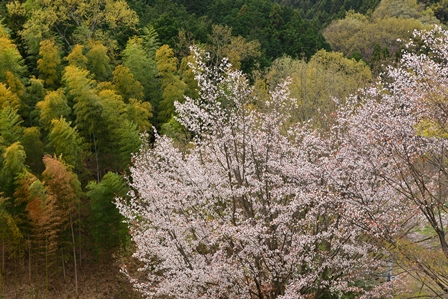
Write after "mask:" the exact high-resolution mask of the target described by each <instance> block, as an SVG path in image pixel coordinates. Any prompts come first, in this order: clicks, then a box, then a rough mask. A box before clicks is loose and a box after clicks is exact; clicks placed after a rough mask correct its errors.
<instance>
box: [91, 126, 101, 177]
mask: <svg viewBox="0 0 448 299" xmlns="http://www.w3.org/2000/svg"><path fill="white" fill-rule="evenodd" d="M92 136H93V146H94V148H95V160H96V182H97V183H99V182H100V164H99V162H98V149H97V147H96V138H95V132H92Z"/></svg>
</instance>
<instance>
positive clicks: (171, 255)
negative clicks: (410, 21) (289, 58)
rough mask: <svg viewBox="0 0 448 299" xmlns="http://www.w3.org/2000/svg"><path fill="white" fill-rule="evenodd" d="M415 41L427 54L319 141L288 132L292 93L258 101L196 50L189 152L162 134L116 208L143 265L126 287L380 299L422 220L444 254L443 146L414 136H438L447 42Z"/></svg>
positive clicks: (153, 293)
mask: <svg viewBox="0 0 448 299" xmlns="http://www.w3.org/2000/svg"><path fill="white" fill-rule="evenodd" d="M416 38H420V39H421V40H423V41H424V44H425V45H426V46H427V47H428V48H429V49H431V51H429V50H428V51H426V52H428V53H430V54H431V55H432V56H431V55H425V54H422V53H418V54H412V53H410V52H409V53H408V54H404V55H403V59H402V64H401V66H400V67H397V68H390V69H389V72H388V74H387V78H388V80H386V81H384V82H381V81H380V82H378V83H377V84H376V85H375V86H373V87H370V88H368V89H366V90H363V91H360V92H359V94H358V95H355V96H353V97H351V98H349V99H348V100H347V104H346V105H344V106H342V107H341V108H340V109H339V111H338V116H337V117H338V119H337V121H336V124H335V125H334V126H333V128H332V130H331V132H326V133H322V134H319V133H318V132H316V131H313V130H311V129H310V128H308V127H307V126H306V125H304V124H295V125H291V124H290V121H289V120H290V113H292V112H293V111H294V109H296V105H295V103H296V100H295V99H292V98H291V97H290V96H289V93H288V86H287V83H285V84H282V85H280V86H278V88H277V89H275V90H274V91H273V92H271V93H270V94H269V97H268V98H267V99H263V102H261V101H260V99H259V98H257V96H256V93H254V90H253V88H252V87H251V86H250V84H249V82H248V80H247V79H246V78H245V77H244V75H243V74H242V73H241V72H240V71H236V70H233V69H231V68H230V65H229V64H228V63H227V62H226V61H224V62H223V63H222V64H221V65H219V66H209V65H208V64H207V59H206V54H204V53H202V52H200V51H199V50H198V49H192V50H193V52H194V53H195V56H196V63H195V64H194V65H192V67H193V69H194V72H195V76H196V80H197V81H198V85H199V88H200V93H199V98H197V99H192V98H186V100H185V102H184V103H177V104H176V109H177V113H178V116H177V119H178V121H179V122H180V123H181V124H182V125H184V126H185V127H186V128H187V129H188V130H189V131H190V132H191V133H192V134H193V136H194V138H193V141H192V142H191V144H190V145H189V146H188V147H187V149H186V150H181V149H178V148H177V147H176V146H175V144H174V143H173V141H172V140H171V139H170V138H168V137H165V136H158V135H157V136H156V142H155V144H154V145H151V146H149V145H146V146H143V147H142V149H141V151H140V152H139V153H138V154H136V155H135V156H134V166H133V167H132V168H131V174H130V179H129V184H130V186H131V187H132V189H133V191H132V193H131V194H130V197H129V198H128V199H118V200H117V206H118V208H119V209H120V212H121V213H122V214H123V215H124V216H125V218H126V221H127V223H128V224H129V227H130V232H131V235H132V238H133V241H134V242H135V246H136V251H135V253H134V257H135V258H137V259H138V260H139V261H140V262H141V263H142V265H143V266H142V268H141V269H140V271H142V272H143V273H144V279H143V280H142V279H137V278H135V277H134V278H132V277H131V276H132V274H128V275H129V276H130V278H131V280H132V282H133V283H134V286H135V288H136V289H138V290H139V291H141V293H142V294H143V295H144V296H145V297H147V298H168V297H169V298H171V297H172V298H182V299H183V298H185V299H187V298H192V299H196V298H238V299H241V298H260V299H261V298H263V299H270V298H282V299H292V298H310V297H309V296H311V295H312V296H313V297H314V298H318V297H319V296H321V297H322V296H324V297H325V296H336V297H337V296H339V295H342V294H347V293H352V294H355V295H357V296H363V297H364V298H375V297H380V296H382V295H384V294H385V293H389V292H390V291H391V288H392V287H393V284H394V282H393V281H392V282H388V283H384V281H385V280H384V279H383V280H381V279H380V278H379V277H380V276H381V273H382V271H384V266H385V265H386V264H387V263H388V259H389V258H390V256H389V255H388V251H387V249H388V246H391V244H392V245H393V244H394V242H396V241H397V240H398V239H400V238H403V237H405V236H406V234H407V233H408V232H409V231H410V230H411V229H412V228H413V227H415V225H417V224H419V223H421V221H427V222H429V223H430V225H431V226H432V227H433V228H434V229H435V230H436V231H437V232H438V235H439V237H440V240H441V242H442V243H443V242H445V241H442V239H443V240H444V232H445V231H444V223H446V222H444V219H443V218H444V217H445V215H446V211H445V208H446V204H445V196H446V191H447V189H446V187H447V184H446V183H447V180H446V173H447V172H446V169H445V168H446V162H445V160H444V159H445V157H446V148H447V141H446V138H439V137H437V136H427V134H422V133H421V132H420V131H419V128H420V127H421V126H423V125H424V124H430V125H432V126H435V125H439V126H438V127H437V128H438V129H439V130H441V128H442V129H443V126H442V125H443V124H444V123H443V124H441V123H442V121H443V119H442V118H443V117H445V114H444V113H445V110H444V107H445V106H444V105H446V101H445V102H444V101H443V100H442V99H444V94H445V91H446V90H447V89H446V87H447V83H448V82H447V81H448V76H447V73H446V71H447V68H446V67H445V66H444V65H445V64H444V61H442V62H441V61H440V60H437V59H434V55H439V56H440V57H445V59H446V57H448V55H446V54H447V53H446V51H447V45H448V43H447V42H446V40H447V33H446V32H444V31H442V30H441V29H440V28H436V29H434V31H432V32H429V33H416ZM439 39H442V40H439ZM409 47H410V48H412V47H413V46H412V44H410V45H409ZM422 52H423V51H422ZM438 103H439V105H437V104H438ZM438 107H439V108H440V109H439V108H438ZM438 109H439V110H438ZM445 120H446V117H445ZM439 231H440V234H439ZM445 243H446V242H445ZM386 244H388V245H387V246H386ZM442 245H443V244H442ZM398 281H399V279H397V283H398Z"/></svg>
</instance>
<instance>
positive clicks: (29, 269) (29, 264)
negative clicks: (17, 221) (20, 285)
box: [28, 236, 31, 284]
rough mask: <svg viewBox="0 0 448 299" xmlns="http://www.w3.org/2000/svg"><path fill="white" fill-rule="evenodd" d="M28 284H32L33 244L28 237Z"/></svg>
mask: <svg viewBox="0 0 448 299" xmlns="http://www.w3.org/2000/svg"><path fill="white" fill-rule="evenodd" d="M28 282H29V284H31V242H30V236H28Z"/></svg>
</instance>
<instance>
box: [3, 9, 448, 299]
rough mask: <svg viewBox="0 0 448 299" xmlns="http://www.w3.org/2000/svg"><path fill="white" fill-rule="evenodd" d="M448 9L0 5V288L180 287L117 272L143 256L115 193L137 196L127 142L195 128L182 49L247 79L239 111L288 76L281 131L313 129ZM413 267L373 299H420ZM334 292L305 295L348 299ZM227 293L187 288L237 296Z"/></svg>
mask: <svg viewBox="0 0 448 299" xmlns="http://www.w3.org/2000/svg"><path fill="white" fill-rule="evenodd" d="M447 14H448V1H446V0H439V1H437V0H422V1H417V0H381V1H380V0H368V1H360V0H313V1H311V0H301V1H299V0H275V1H271V0H145V1H139V0H126V1H125V0H96V1H88V0H54V1H48V0H0V298H177V294H173V293H171V294H163V295H160V296H159V295H157V294H156V295H153V294H152V293H151V294H150V295H148V294H149V293H145V292H143V293H142V292H139V288H138V287H136V286H135V285H133V284H132V283H130V282H129V280H128V278H127V277H126V275H128V276H129V275H130V274H129V273H132V275H135V276H138V277H139V278H143V276H144V274H143V273H140V272H139V271H137V269H138V268H141V267H144V268H145V267H151V266H148V265H143V263H142V260H141V259H136V258H135V256H134V257H133V252H134V251H135V247H136V245H135V242H134V240H133V239H132V238H131V234H132V232H130V228H129V227H130V226H132V225H133V223H132V225H131V222H132V221H131V220H129V219H130V218H129V217H130V216H126V217H125V216H123V215H122V214H123V212H122V213H120V211H119V209H118V208H117V207H116V198H121V199H123V200H126V199H127V198H131V197H132V196H133V195H130V194H134V193H135V192H137V193H138V191H136V190H135V188H134V189H133V186H132V182H133V181H134V178H133V176H132V175H130V169H131V168H132V166H133V165H134V163H135V160H136V159H138V157H136V156H133V154H134V153H136V152H138V151H139V149H141V148H144V149H145V148H152V147H153V146H154V144H155V143H156V141H157V140H159V139H160V138H162V137H160V136H166V137H168V138H170V140H172V142H173V144H174V147H175V148H177V149H179V151H182V152H184V153H185V155H187V154H186V153H189V152H190V151H194V146H192V142H194V141H195V140H198V139H200V138H201V136H202V135H201V133H198V132H197V131H195V129H194V128H192V127H189V126H188V125H186V124H185V121H180V120H179V118H178V112H177V110H176V106H177V104H175V103H177V102H179V103H185V101H186V99H200V98H201V97H202V96H203V95H204V93H205V92H206V89H204V86H203V85H201V84H203V83H201V82H198V80H197V71H195V68H196V69H197V68H199V67H200V66H201V65H200V63H199V61H198V58H197V57H198V54H197V53H196V54H195V53H194V50H193V49H196V51H199V52H200V53H203V54H201V55H203V57H208V58H207V60H206V62H204V64H205V65H206V67H207V68H211V69H212V68H216V69H219V68H220V67H222V64H223V62H222V61H223V59H226V60H224V61H228V63H230V65H231V66H230V67H229V69H228V70H227V71H228V73H229V74H233V73H232V72H237V73H238V74H242V75H243V76H244V77H245V78H247V80H248V84H249V85H248V86H250V88H251V89H250V90H251V92H252V95H253V97H254V99H256V100H253V101H252V102H250V103H246V107H251V108H250V109H253V110H257V109H259V110H260V111H262V110H263V111H264V110H268V108H267V107H268V106H269V105H267V104H265V103H268V102H269V100H268V98H269V95H270V94H272V93H273V92H274V91H275V90H276V87H277V86H278V85H279V84H282V82H285V81H287V82H289V83H288V87H287V91H288V92H289V94H290V97H291V98H293V99H295V103H294V105H295V108H294V109H292V110H290V112H291V115H290V117H289V118H288V121H287V124H284V126H283V127H282V130H283V132H286V131H288V127H289V126H293V125H297V124H306V126H308V127H309V128H310V130H311V131H314V132H320V134H322V135H323V136H325V135H326V134H327V135H330V133H329V132H330V131H331V128H332V127H333V126H334V124H335V123H336V122H337V120H336V118H337V116H336V115H337V109H338V107H339V105H340V104H345V102H346V99H347V98H348V97H349V96H350V95H355V97H356V95H358V96H360V94H361V92H360V91H359V90H360V89H362V88H367V87H369V86H373V85H375V84H377V82H378V80H381V79H382V80H384V82H385V83H384V84H385V85H386V84H387V82H388V78H387V77H386V76H385V75H384V74H385V72H386V71H387V69H388V67H390V66H391V67H395V66H397V65H398V64H399V62H400V60H401V59H402V58H403V50H404V49H407V48H408V47H406V45H407V44H408V42H409V41H410V40H413V41H414V47H415V51H416V52H418V53H429V52H430V51H429V50H427V49H426V48H425V47H424V45H423V44H424V41H422V39H421V38H420V39H419V37H415V36H414V35H413V32H414V30H419V31H424V30H431V29H432V28H434V26H435V25H436V26H441V27H440V28H446V25H447V22H448V17H447ZM438 28H439V27H438ZM425 51H426V52H425ZM204 53H208V54H204ZM199 56H200V55H199ZM445 59H446V57H445ZM436 61H437V62H440V61H443V59H441V60H436ZM445 62H446V60H445ZM240 71H241V72H240ZM210 76H211V77H212V75H210ZM229 77H230V75H229ZM204 80H205V79H204ZM222 80H223V82H224V81H225V79H222ZM205 81H206V80H205ZM204 84H205V83H204ZM229 86H230V85H229ZM226 88H227V87H226ZM228 88H229V90H231V87H228ZM245 88H246V89H248V90H249V87H247V86H246V87H245ZM229 93H231V92H230V91H229ZM224 97H225V96H222V95H221V96H220V97H218V98H219V99H221V100H222V99H223V98H224ZM335 99H337V101H336V100H335ZM222 101H223V103H225V100H222ZM265 101H266V102H265ZM347 101H348V100H347ZM444 104H445V105H446V102H444ZM223 105H225V104H223ZM229 105H230V104H229ZM272 105H274V104H272ZM422 109H423V108H422ZM257 111H258V110H257ZM260 126H261V125H260ZM424 132H426V133H427V131H424ZM428 134H429V133H428ZM437 134H439V135H438V138H446V136H445V135H443V134H442V133H440V132H438V133H437ZM163 138H165V137H163ZM317 147H318V146H317V145H316V148H317ZM167 159H168V158H167ZM205 159H206V158H205ZM445 163H446V162H445ZM148 169H152V168H151V167H148ZM148 171H149V170H148ZM135 181H137V179H135ZM125 218H126V219H127V222H125V221H124V220H125ZM138 219H139V218H138V216H135V221H138ZM132 229H133V228H132ZM132 229H131V230H132ZM135 229H137V228H135ZM425 229H427V228H424V229H423V233H425V234H429V233H428V232H427V231H425ZM439 236H440V235H439ZM359 238H360V239H362V237H359ZM378 242H380V241H378ZM403 242H404V241H403ZM198 246H199V245H198ZM322 246H323V247H325V246H324V245H322ZM403 246H404V245H403ZM409 246H410V245H409ZM415 246H417V245H415ZM204 250H205V249H204ZM229 250H230V249H229ZM413 250H414V249H413ZM415 250H421V249H418V248H417V249H415ZM198 251H200V250H199V249H198ZM397 256H399V254H398V253H397ZM146 258H147V260H150V259H151V257H150V256H148V257H146ZM396 260H398V257H396ZM154 262H155V261H154ZM397 263H398V262H397ZM403 263H405V262H403ZM442 263H444V264H443V265H441V266H440V267H442V268H443V271H445V272H444V273H445V274H447V273H448V270H447V269H448V266H447V263H446V260H444V261H443V262H442ZM123 265H127V270H126V271H129V272H126V271H125V270H123V269H124V267H123ZM142 265H143V266H142ZM120 269H121V270H120ZM428 271H430V270H428ZM441 271H442V270H441ZM443 271H442V272H443ZM123 272H126V273H128V274H123ZM139 273H140V274H139ZM326 273H327V272H326ZM328 273H330V272H328ZM328 273H327V274H322V275H323V276H322V277H324V276H325V275H327V276H326V278H325V279H327V278H328V277H330V276H331V275H330V274H328ZM421 275H422V276H425V275H429V276H430V274H428V273H426V272H425V273H423V274H421ZM414 278H415V280H412V281H411V282H409V281H408V282H407V283H409V284H408V288H409V290H411V291H410V293H409V294H411V295H409V294H408V295H396V296H395V297H387V296H388V295H381V296H382V297H381V296H380V297H378V298H411V296H412V294H414V295H415V294H417V295H415V296H419V293H418V292H419V287H420V285H421V284H419V281H420V280H419V279H421V281H424V280H425V279H426V278H425V277H418V275H417V277H414ZM325 279H324V280H325ZM335 279H337V278H335ZM381 279H382V278H381ZM381 279H377V280H376V281H375V282H374V283H373V284H375V283H376V284H380V283H381ZM440 279H441V280H440V281H438V282H437V283H436V284H437V285H438V286H439V287H440V288H441V289H443V290H444V291H447V290H448V283H447V281H448V276H443V277H442V278H440ZM416 281H417V282H416ZM405 282H406V281H405ZM357 283H358V282H357ZM367 285H368V284H367ZM422 285H423V284H422ZM426 286H427V285H425V287H426ZM366 288H367V289H368V288H370V286H367V287H366ZM428 288H430V287H428ZM330 289H331V290H333V289H332V288H330V287H328V290H322V291H321V290H319V291H317V290H316V289H315V288H310V289H307V290H302V291H301V292H303V294H304V297H301V298H316V299H317V298H358V297H356V295H355V294H356V292H355V291H353V292H351V291H347V292H346V293H344V294H342V293H337V292H336V293H332V291H331V292H330ZM421 289H423V287H422V288H420V291H421ZM279 292H280V293H275V294H274V293H272V294H271V295H269V296H268V295H266V296H264V295H263V296H264V297H263V296H262V295H256V294H253V295H251V296H252V297H244V296H243V297H244V298H260V299H263V298H266V299H268V298H272V299H273V298H277V297H278V298H280V295H279V294H281V293H282V292H283V291H279ZM412 292H414V293H412ZM261 293H262V292H261V291H260V293H259V294H261ZM223 294H224V293H223ZM223 294H221V295H216V297H212V296H210V297H205V295H204V297H199V295H197V296H198V297H197V298H236V297H230V295H223ZM285 294H286V293H285ZM285 294H281V295H282V296H285V297H281V298H290V297H286V295H285ZM445 294H446V293H445ZM142 296H143V297H142ZM152 296H153V297H152ZM220 296H221V297H220ZM406 296H409V297H406ZM422 296H423V295H422ZM179 298H190V297H187V295H185V297H182V296H179ZM191 298H194V296H193V297H191ZM239 298H241V297H239ZM291 298H293V297H291ZM372 298H373V297H372ZM428 298H429V297H428ZM434 298H445V297H444V295H440V296H439V297H437V296H436V297H434Z"/></svg>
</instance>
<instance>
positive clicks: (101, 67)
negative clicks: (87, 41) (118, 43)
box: [86, 43, 112, 82]
mask: <svg viewBox="0 0 448 299" xmlns="http://www.w3.org/2000/svg"><path fill="white" fill-rule="evenodd" d="M86 57H87V69H88V70H89V71H90V73H91V74H92V75H94V76H95V79H96V80H97V81H99V82H103V81H108V80H109V79H110V77H111V74H112V72H111V68H110V58H109V56H108V55H107V48H106V47H105V46H104V45H103V44H101V43H95V44H94V45H93V46H92V47H91V48H90V50H89V51H88V52H87V54H86Z"/></svg>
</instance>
